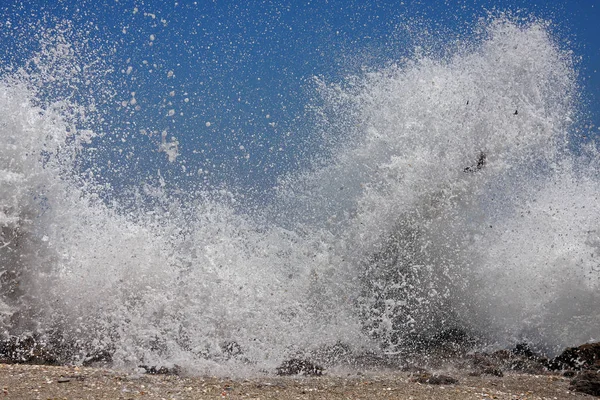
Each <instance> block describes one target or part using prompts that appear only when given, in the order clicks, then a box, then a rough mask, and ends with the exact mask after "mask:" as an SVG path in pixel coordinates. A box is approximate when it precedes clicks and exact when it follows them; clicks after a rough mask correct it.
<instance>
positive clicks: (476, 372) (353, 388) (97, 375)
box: [0, 338, 600, 399]
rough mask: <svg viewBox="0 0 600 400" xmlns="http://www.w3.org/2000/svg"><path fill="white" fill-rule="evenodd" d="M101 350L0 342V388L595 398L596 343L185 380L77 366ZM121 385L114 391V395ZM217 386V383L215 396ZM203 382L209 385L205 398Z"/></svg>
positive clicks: (302, 362)
mask: <svg viewBox="0 0 600 400" xmlns="http://www.w3.org/2000/svg"><path fill="white" fill-rule="evenodd" d="M338 350H339V349H338ZM108 357H109V355H107V354H100V353H99V354H97V355H95V356H90V357H88V358H87V359H86V360H84V362H82V363H81V365H79V366H61V365H57V364H58V363H57V361H58V360H57V359H56V358H55V357H51V352H50V351H49V350H48V349H46V348H44V346H42V345H41V344H40V343H36V341H35V340H34V339H32V338H29V339H26V340H17V339H16V338H12V339H11V340H6V341H3V342H0V363H2V364H0V386H1V389H2V391H3V392H0V394H4V396H5V397H4V398H15V399H26V398H27V399H28V398H123V399H129V398H139V397H140V396H146V397H148V396H147V395H149V393H155V394H156V395H157V396H158V397H159V398H177V399H184V398H190V399H191V398H205V397H206V398H209V397H211V396H212V397H213V398H214V395H216V394H219V395H221V397H226V396H232V395H234V394H236V393H237V394H239V395H240V396H241V395H242V394H243V393H244V394H245V395H248V396H253V395H256V397H259V398H321V397H323V396H324V397H327V398H338V397H339V396H338V395H341V394H342V392H343V393H346V394H349V395H351V397H352V398H365V399H369V398H375V397H377V398H380V397H381V396H382V395H381V393H379V392H380V391H381V392H382V393H384V395H386V393H387V394H391V393H395V394H396V395H399V394H402V395H403V396H404V395H406V396H412V397H413V398H414V399H421V398H449V399H452V398H456V399H459V398H461V399H462V398H465V399H467V398H482V397H481V395H482V393H488V392H489V397H488V398H496V399H501V398H506V399H525V398H551V399H552V398H556V399H561V398H567V395H568V398H588V397H589V396H597V397H600V342H599V343H587V344H583V345H581V346H578V347H571V348H567V349H565V350H564V351H563V352H562V353H561V354H559V355H558V356H556V357H553V358H547V357H544V356H543V355H539V354H536V352H535V351H533V350H532V349H531V348H530V347H529V346H528V345H527V344H525V343H522V344H519V345H517V346H516V347H515V348H514V349H511V350H499V351H495V352H491V353H484V352H460V351H456V349H455V350H454V351H448V349H447V348H446V349H435V350H432V349H429V352H427V353H423V354H418V353H417V354H412V355H411V356H409V357H403V361H402V363H400V362H399V361H398V359H396V360H391V359H389V358H388V359H386V358H385V357H382V356H376V355H373V354H371V355H362V356H354V357H350V355H348V354H346V355H344V354H340V352H339V351H338V353H337V359H336V360H335V361H336V364H337V365H333V364H332V363H331V362H329V363H327V362H326V361H325V364H321V363H320V361H319V357H315V360H312V359H303V358H291V359H289V360H287V361H285V362H284V363H282V364H281V365H280V366H279V367H278V368H277V369H276V370H275V371H266V372H265V374H264V376H260V377H255V378H253V379H243V380H240V379H238V380H230V379H225V378H216V377H189V376H186V373H185V371H182V370H180V369H179V368H177V367H175V368H165V367H161V366H147V365H140V366H139V367H138V368H137V369H136V370H135V371H133V372H132V371H116V370H113V369H106V368H91V367H86V366H84V365H83V364H87V365H89V364H95V365H97V366H98V365H100V364H102V363H104V364H105V365H108V364H107V363H108V359H107V358H108ZM322 365H325V367H324V366H322ZM40 382H41V383H40ZM486 385H487V386H486ZM119 387H120V388H121V389H120V390H121V392H119V394H118V396H116V394H117V393H116V392H115V390H117V389H116V388H119ZM217 387H220V388H221V389H222V390H221V392H220V393H217V392H218V390H216V389H215V388H217ZM527 387H530V389H527ZM150 388H151V389H150ZM207 388H213V389H214V390H213V389H211V391H210V396H209V395H208V394H209V392H208V391H205V390H208V389H207ZM227 388H230V389H227ZM233 388H238V389H239V393H238V392H236V390H234V389H233ZM311 388H312V389H311ZM340 388H344V390H341V389H340ZM473 388H479V389H481V391H479V392H478V391H477V390H475V389H473ZM501 388H502V390H500V389H501ZM67 389H68V390H67ZM313 389H314V390H313ZM479 389H478V390H479ZM484 389H486V390H488V389H489V390H488V392H485V390H484ZM525 389H527V390H525ZM319 390H324V391H325V392H327V395H326V396H325V392H323V396H321V395H318V396H317V395H316V394H317V393H318V391H319ZM519 390H521V392H520V393H517V392H519ZM86 391H89V392H90V393H89V395H88V394H86V393H87V392H86ZM97 391H99V392H97ZM71 392H73V393H71ZM188 392H189V393H188ZM213 392H214V393H213ZM242 392H243V393H242ZM388 392H389V393H388ZM25 393H28V394H25ZM61 393H62V394H61ZM94 393H95V394H94ZM494 393H495V394H494ZM552 393H554V394H552ZM159 394H160V395H159ZM205 394H207V396H204V395H205ZM434 394H435V395H434ZM199 395H201V396H200V397H198V396H199ZM471 395H473V396H480V397H470V396H471ZM547 395H548V396H549V397H547ZM7 396H8V397H7ZM61 396H62V397H61ZM70 396H74V397H70ZM90 396H91V397H90ZM102 396H105V397H102ZM111 396H113V397H111ZM114 396H116V397H114ZM169 396H170V397H169ZM307 396H308V397H307ZM371 396H374V397H371ZM423 396H425V397H423ZM428 396H433V397H428ZM453 396H454V397H453ZM511 396H512V397H511ZM536 396H537V397H536ZM581 396H583V397H581ZM150 397H152V396H150ZM384 397H385V396H384ZM339 398H345V397H339ZM407 398H409V397H407Z"/></svg>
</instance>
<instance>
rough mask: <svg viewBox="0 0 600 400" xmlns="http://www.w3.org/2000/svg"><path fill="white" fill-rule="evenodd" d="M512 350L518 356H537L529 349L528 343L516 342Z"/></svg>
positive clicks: (533, 357)
mask: <svg viewBox="0 0 600 400" xmlns="http://www.w3.org/2000/svg"><path fill="white" fill-rule="evenodd" d="M512 352H513V353H514V354H516V355H518V356H523V357H527V358H531V359H536V358H538V355H537V354H536V353H535V352H534V351H533V350H532V349H531V346H530V345H529V343H517V345H516V346H515V348H514V349H513V351H512Z"/></svg>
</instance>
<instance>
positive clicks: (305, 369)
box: [277, 358, 323, 376]
mask: <svg viewBox="0 0 600 400" xmlns="http://www.w3.org/2000/svg"><path fill="white" fill-rule="evenodd" d="M299 374H301V375H308V376H321V375H323V367H321V366H319V365H317V364H314V363H312V362H310V361H308V360H301V359H299V358H292V359H290V360H287V361H284V362H283V364H281V366H280V367H279V368H277V375H299Z"/></svg>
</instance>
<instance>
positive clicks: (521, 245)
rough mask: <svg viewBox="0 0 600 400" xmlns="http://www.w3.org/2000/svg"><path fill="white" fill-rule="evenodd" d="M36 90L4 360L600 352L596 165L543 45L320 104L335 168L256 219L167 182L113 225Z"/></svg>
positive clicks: (9, 221)
mask: <svg viewBox="0 0 600 400" xmlns="http://www.w3.org/2000/svg"><path fill="white" fill-rule="evenodd" d="M68 48H69V47H68V46H67V49H68ZM52 54H53V56H55V57H62V56H64V57H66V56H69V57H70V56H72V53H71V52H70V51H66V52H64V54H63V55H62V56H61V54H62V53H60V52H57V51H54V52H53V53H52ZM36 82H37V81H36V76H35V75H34V74H29V75H28V74H23V73H16V74H15V73H12V74H11V73H7V74H5V75H4V76H3V78H2V81H1V82H0V102H1V104H0V109H1V110H2V111H1V112H0V135H1V136H2V141H1V142H0V163H1V164H0V184H1V185H2V190H1V192H0V224H1V226H2V236H1V241H2V242H1V243H0V262H1V265H0V268H1V271H0V274H1V279H2V283H1V293H0V295H1V296H2V297H1V300H0V311H1V314H0V326H1V328H2V335H3V337H5V338H6V337H9V336H12V335H32V334H33V335H37V336H38V337H41V338H43V340H46V341H47V342H48V346H58V348H61V349H63V353H62V357H63V359H62V360H61V361H63V362H83V361H85V359H86V357H87V358H90V357H93V355H94V354H97V353H98V352H108V353H110V354H111V358H112V360H113V363H114V364H115V365H117V366H119V365H122V366H129V365H138V364H140V363H144V364H148V365H172V364H178V365H180V366H183V367H185V368H188V369H189V370H190V371H195V372H207V371H210V372H213V373H217V372H219V371H231V370H232V369H236V370H237V371H251V370H253V371H256V370H260V369H264V368H267V369H269V368H273V367H274V366H276V365H278V364H279V363H281V361H282V360H284V359H285V358H289V357H292V356H299V355H305V354H309V353H311V352H315V351H318V350H319V349H324V348H326V347H327V346H333V345H335V344H336V343H342V344H343V345H344V346H345V348H349V349H351V350H353V351H356V352H360V351H366V350H368V351H373V352H385V353H397V352H398V351H405V350H406V349H410V348H411V346H416V345H417V344H418V343H423V342H426V341H427V340H430V339H432V338H434V337H436V335H438V334H440V333H442V332H445V331H449V330H452V329H460V330H464V331H467V332H469V334H470V335H473V336H476V337H477V338H478V340H479V343H480V344H482V345H491V346H506V345H510V344H512V343H514V342H515V341H517V340H524V339H526V340H528V341H532V342H534V343H536V344H538V345H540V346H544V347H546V348H547V349H549V350H553V349H556V348H558V347H560V346H564V345H569V344H575V343H581V342H585V341H588V340H593V339H598V338H599V337H600V323H599V321H598V318H597V317H596V310H598V309H599V308H600V294H599V293H600V292H599V291H598V289H599V285H600V267H598V262H597V261H596V260H597V257H598V256H600V233H599V231H598V229H599V228H598V227H599V226H600V225H599V224H598V223H599V222H600V221H599V215H600V213H599V211H600V210H599V209H598V208H599V207H600V205H598V204H599V203H598V201H597V197H598V194H599V193H600V190H599V189H600V187H599V183H600V182H598V178H597V176H598V174H597V172H598V167H597V164H595V163H594V162H595V161H594V160H595V154H596V153H595V151H594V150H593V149H590V150H589V153H590V156H589V157H588V158H586V161H582V159H583V157H580V156H576V155H574V154H572V153H571V152H570V151H569V149H570V146H569V129H570V127H571V124H572V121H573V119H574V118H576V115H577V112H578V111H579V110H578V108H577V102H578V100H579V99H578V92H577V85H576V73H575V70H574V67H573V65H572V62H571V58H570V56H569V53H568V52H565V51H563V50H561V49H560V48H559V47H558V46H557V45H556V44H555V43H554V41H553V38H552V36H551V35H550V34H549V31H548V29H547V27H546V25H545V24H544V23H541V22H533V23H528V24H517V23H513V22H510V21H506V20H504V19H499V20H495V21H492V22H490V23H489V24H488V25H487V26H486V27H485V30H484V33H483V34H482V37H481V38H479V39H478V40H472V41H470V42H468V43H464V45H463V46H462V47H461V48H460V49H459V50H456V52H455V53H454V54H453V55H452V56H446V57H444V58H439V57H438V58H436V57H434V56H427V55H426V54H424V53H417V54H415V56H414V57H413V58H412V59H410V60H405V61H403V62H402V63H401V64H399V65H395V66H392V67H388V68H385V69H383V70H380V71H377V72H373V73H368V74H365V75H364V76H358V77H349V78H348V79H347V80H346V81H345V82H344V83H343V84H342V85H331V84H328V83H326V82H318V87H319V89H318V90H319V91H320V93H319V94H320V95H321V96H322V99H323V101H322V105H321V106H320V108H319V110H318V111H319V112H320V113H321V114H322V115H323V118H324V123H323V124H322V126H327V127H328V128H327V129H330V130H331V131H325V132H324V136H325V137H327V136H328V135H329V136H336V139H335V140H333V142H334V143H336V144H335V145H333V146H332V147H331V148H330V154H331V156H330V158H329V159H328V160H326V162H321V163H320V164H319V165H320V166H319V167H314V168H313V169H312V170H310V171H304V172H298V173H296V174H292V175H290V176H288V177H286V178H285V179H284V178H282V179H281V183H280V185H279V188H278V190H277V198H276V199H275V200H274V201H273V203H272V204H269V205H265V206H264V207H263V208H262V209H259V210H258V211H256V210H253V211H252V212H249V211H246V210H245V209H244V206H243V203H240V202H239V201H238V199H236V198H235V196H233V195H231V194H229V193H227V192H226V191H223V190H220V191H218V190H214V191H210V190H208V191H204V192H201V193H190V194H188V195H186V196H183V199H185V200H182V197H181V196H179V197H177V196H171V195H169V191H168V190H167V188H168V182H166V183H164V185H167V187H156V188H150V187H149V186H147V187H146V192H145V194H144V193H142V194H138V197H135V199H134V200H130V201H129V203H128V206H127V207H120V206H119V204H113V203H110V204H107V202H105V201H103V200H102V198H101V197H99V196H98V195H97V194H95V193H97V192H98V190H96V188H94V185H93V184H92V183H90V182H89V181H88V180H86V179H83V178H81V177H79V176H78V175H77V168H75V165H76V164H77V160H78V159H80V158H82V157H85V155H86V146H89V145H88V144H86V142H91V143H92V144H93V143H94V140H95V139H94V134H93V133H92V132H93V126H92V130H81V129H80V127H79V126H77V124H73V123H72V118H71V116H70V115H65V112H66V111H68V110H72V109H73V108H72V107H70V105H69V104H68V102H67V100H66V99H63V100H62V102H60V101H53V102H52V103H45V104H44V103H40V102H39V101H38V100H37V99H38V97H37V96H38V93H36ZM88 111H92V110H88ZM83 114H84V113H83ZM81 118H84V117H81ZM80 121H81V120H80ZM88 125H89V122H88ZM340 132H341V133H340ZM324 140H326V139H324ZM162 156H164V155H162ZM482 160H483V161H482ZM173 161H176V157H173ZM132 193H134V191H132ZM150 197H152V198H154V199H155V200H156V199H157V200H156V201H155V203H154V204H158V206H156V209H154V210H150V211H149V207H148V204H147V201H148V198H150ZM136 202H137V203H136ZM131 203H134V205H133V206H132V205H131ZM57 343H59V344H60V345H57Z"/></svg>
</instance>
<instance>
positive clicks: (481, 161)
mask: <svg viewBox="0 0 600 400" xmlns="http://www.w3.org/2000/svg"><path fill="white" fill-rule="evenodd" d="M486 159H487V156H486V154H485V153H484V152H483V151H482V152H481V153H479V158H478V159H477V164H476V165H471V166H469V167H466V168H465V169H464V172H477V171H479V170H481V169H483V167H485V164H486Z"/></svg>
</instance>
